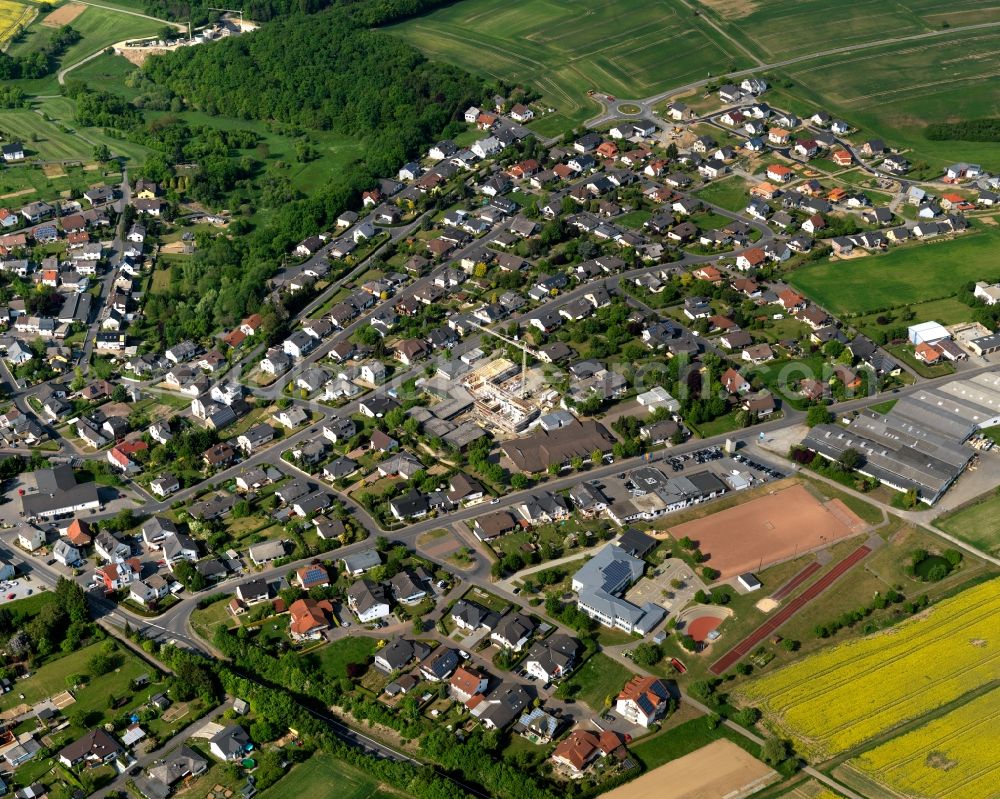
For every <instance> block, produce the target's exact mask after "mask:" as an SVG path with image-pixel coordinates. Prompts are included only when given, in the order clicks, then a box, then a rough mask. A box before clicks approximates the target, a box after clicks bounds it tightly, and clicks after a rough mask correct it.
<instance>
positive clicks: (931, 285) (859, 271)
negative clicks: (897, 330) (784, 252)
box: [789, 226, 1000, 315]
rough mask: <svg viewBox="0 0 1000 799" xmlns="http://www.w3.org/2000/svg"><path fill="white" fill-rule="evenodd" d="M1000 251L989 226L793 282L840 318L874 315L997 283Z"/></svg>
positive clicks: (795, 276)
mask: <svg viewBox="0 0 1000 799" xmlns="http://www.w3.org/2000/svg"><path fill="white" fill-rule="evenodd" d="M998 251H1000V227H995V226H983V227H982V228H978V229H975V230H972V231H969V232H968V233H965V234H962V235H960V236H957V237H955V238H953V239H950V240H943V239H942V240H939V241H931V242H926V243H920V242H918V243H914V244H909V245H904V246H901V247H897V248H894V249H892V250H890V251H889V252H888V253H886V254H885V255H875V256H869V257H867V258H858V259H855V260H849V261H829V262H825V263H820V264H815V265H809V266H805V267H803V268H801V269H797V270H796V271H795V272H793V273H792V275H791V277H790V279H789V282H790V283H791V284H792V285H793V286H794V287H795V288H797V289H799V290H800V291H803V292H805V293H806V294H807V295H808V296H809V297H810V298H811V299H813V300H815V301H816V302H817V303H818V304H820V305H822V306H823V307H824V308H826V309H827V310H829V311H831V312H832V313H834V314H837V315H841V314H851V313H854V314H858V313H862V314H863V313H871V312H873V311H876V310H878V309H880V308H896V307H900V306H904V305H913V304H915V303H921V302H927V301H929V300H933V299H939V298H942V297H948V296H952V295H954V294H956V293H957V292H958V290H959V289H960V288H961V287H962V286H963V285H965V284H966V283H968V282H970V281H976V280H994V279H996V278H997V277H1000V264H998V262H997V252H998ZM994 273H996V274H994Z"/></svg>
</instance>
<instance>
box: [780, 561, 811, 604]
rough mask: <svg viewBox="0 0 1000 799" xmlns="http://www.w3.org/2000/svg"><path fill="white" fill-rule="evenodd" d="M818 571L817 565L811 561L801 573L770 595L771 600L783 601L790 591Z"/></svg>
mask: <svg viewBox="0 0 1000 799" xmlns="http://www.w3.org/2000/svg"><path fill="white" fill-rule="evenodd" d="M819 569H820V565H819V563H817V562H816V561H813V562H812V563H810V564H809V565H808V566H806V567H805V568H804V569H803V570H802V571H800V572H799V573H798V574H796V575H795V576H794V577H793V578H792V579H791V580H789V581H788V582H787V583H785V584H784V585H783V586H781V588H779V589H778V590H777V591H775V592H774V593H773V594H771V599H775V600H777V599H784V598H785V597H786V596H788V595H789V594H790V593H792V591H794V590H795V589H796V588H798V587H799V586H800V585H802V583H804V582H805V581H806V580H808V579H809V578H810V577H812V576H813V575H814V574H815V573H816V572H818V571H819Z"/></svg>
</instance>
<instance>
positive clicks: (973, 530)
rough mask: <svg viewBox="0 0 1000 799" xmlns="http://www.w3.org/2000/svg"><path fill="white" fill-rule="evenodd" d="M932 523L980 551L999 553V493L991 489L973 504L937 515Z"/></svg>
mask: <svg viewBox="0 0 1000 799" xmlns="http://www.w3.org/2000/svg"><path fill="white" fill-rule="evenodd" d="M934 524H935V526H937V527H940V528H941V529H942V530H944V531H945V532H946V533H950V534H951V535H953V536H955V537H956V538H960V539H962V540H963V541H966V542H968V543H970V544H972V546H974V547H976V548H977V549H979V550H981V551H982V552H986V553H988V554H990V555H1000V495H997V494H995V493H994V492H992V491H991V492H990V493H989V494H987V495H986V496H985V497H983V498H982V499H981V500H980V501H979V502H976V503H975V504H972V505H968V506H967V507H964V508H959V509H958V510H956V511H952V512H951V513H945V514H944V515H942V516H938V517H937V518H936V519H935V520H934Z"/></svg>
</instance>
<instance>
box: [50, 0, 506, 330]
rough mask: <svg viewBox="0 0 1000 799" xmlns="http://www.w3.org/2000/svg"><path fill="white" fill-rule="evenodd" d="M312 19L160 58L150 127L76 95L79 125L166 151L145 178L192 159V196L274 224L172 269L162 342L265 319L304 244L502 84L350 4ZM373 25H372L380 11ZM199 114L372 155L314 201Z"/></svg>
mask: <svg viewBox="0 0 1000 799" xmlns="http://www.w3.org/2000/svg"><path fill="white" fill-rule="evenodd" d="M398 5H399V4H394V3H392V2H386V3H383V4H380V7H381V8H383V9H385V11H384V13H385V14H394V13H403V12H402V11H399V10H398V8H397V6H398ZM413 7H414V8H416V6H413ZM300 11H301V9H299V8H296V9H294V10H293V11H289V12H288V13H289V14H290V15H288V16H283V17H282V18H280V19H277V20H276V21H274V22H271V23H268V24H267V25H265V26H263V27H262V28H261V29H260V30H259V31H257V32H255V33H254V34H253V35H252V36H242V37H230V38H228V39H224V40H222V41H219V42H216V43H213V44H211V45H208V46H204V47H190V48H182V49H181V50H179V51H177V52H173V53H170V54H168V55H163V56H157V57H154V58H151V59H149V61H148V62H147V64H146V66H145V67H144V68H143V70H142V73H141V76H139V83H140V84H141V87H142V90H143V95H142V96H143V97H144V98H155V102H156V103H157V104H158V105H159V107H160V109H162V110H168V111H169V113H168V114H167V115H165V116H158V117H157V118H155V119H154V120H152V121H148V122H147V121H146V117H145V115H144V114H143V112H142V111H141V110H140V109H139V108H137V107H136V104H135V102H133V103H128V102H126V101H125V100H123V99H122V98H121V97H120V96H118V95H114V94H111V93H108V92H103V91H94V90H92V89H90V88H88V87H86V86H80V85H74V86H69V87H67V88H66V91H67V93H70V94H71V95H72V96H74V97H75V99H76V101H77V115H76V122H77V124H79V125H92V126H98V127H103V128H104V129H105V130H106V131H107V132H109V134H110V135H118V136H123V137H127V138H129V139H131V140H133V141H136V142H139V143H141V144H144V145H146V146H148V147H151V148H152V149H153V150H154V155H153V156H152V157H151V158H149V159H148V160H147V163H146V165H145V166H144V167H143V170H142V173H143V175H144V176H145V177H148V178H150V179H152V180H156V181H157V182H168V179H169V177H170V176H171V173H172V171H173V167H174V166H175V165H176V164H178V163H184V162H187V163H191V162H194V163H197V164H198V165H199V171H198V173H197V175H196V176H194V177H193V178H192V179H191V180H190V183H188V184H186V185H185V187H184V188H185V191H184V195H185V197H188V198H192V199H195V200H199V201H201V202H204V203H206V204H208V205H209V206H210V207H214V208H220V207H230V208H249V209H251V210H261V209H267V210H268V214H267V215H266V218H267V222H266V224H261V225H259V226H258V227H257V228H256V229H253V228H252V227H251V225H250V224H248V223H247V221H246V220H245V219H237V220H236V224H235V225H234V226H231V228H230V230H231V232H234V233H237V234H238V235H235V236H233V237H232V238H218V239H215V240H213V241H212V242H211V244H210V246H205V247H203V248H201V249H199V251H198V252H197V253H196V254H195V255H194V256H193V257H192V258H191V259H189V260H188V261H187V262H185V264H184V266H183V268H178V269H175V270H173V271H172V273H171V286H170V291H169V293H168V294H164V295H162V296H161V295H155V294H150V295H149V297H148V300H149V302H148V303H147V307H146V319H147V322H148V323H149V325H150V327H149V328H148V329H146V330H144V333H145V334H147V335H148V337H149V340H148V342H147V343H148V344H149V345H150V346H157V345H162V344H169V343H173V342H175V341H177V340H179V339H181V338H185V337H201V336H205V335H207V334H209V333H211V332H212V331H213V330H216V329H219V328H222V327H228V326H231V325H232V324H234V323H235V322H237V321H238V320H239V319H240V318H241V317H243V316H245V315H246V314H247V313H250V312H252V311H256V310H259V309H260V307H261V303H262V301H263V299H264V296H265V294H266V291H267V288H266V284H267V279H268V278H269V277H270V276H272V275H273V274H274V273H275V272H276V271H277V269H278V266H279V265H280V262H281V259H282V258H283V257H284V256H285V254H286V253H287V252H288V251H289V249H290V248H291V247H292V246H293V245H294V244H295V243H297V242H299V241H301V240H302V239H303V238H305V237H307V236H310V235H313V234H315V233H316V232H317V231H319V230H323V229H324V228H326V227H327V226H328V225H330V224H331V223H332V221H333V220H334V219H335V218H336V217H337V215H339V214H340V213H341V212H342V211H343V210H344V209H345V208H348V207H357V206H358V205H359V200H360V194H361V192H362V191H363V190H365V189H367V188H370V187H371V185H372V184H373V182H374V181H375V180H376V179H377V178H379V177H384V176H387V175H394V174H395V172H396V170H397V169H398V168H399V166H400V165H401V164H403V163H405V162H406V161H407V160H409V159H411V158H413V157H414V156H416V155H417V154H418V153H419V152H421V151H422V150H423V149H424V148H426V147H427V146H428V145H429V144H431V143H433V142H434V141H436V140H438V139H440V138H441V137H443V136H448V135H455V134H457V133H458V132H459V131H460V130H462V129H464V125H463V124H461V123H459V122H457V120H458V119H459V115H460V113H461V111H463V110H464V109H465V108H466V107H467V106H468V105H470V104H472V103H479V102H482V101H483V98H486V97H489V96H490V95H491V94H492V93H493V92H494V91H496V90H499V89H501V88H503V87H497V86H492V85H487V84H486V83H485V82H484V81H483V80H481V79H479V78H476V77H473V76H471V75H469V74H467V73H465V72H463V71H462V70H460V69H457V68H454V67H451V66H447V65H440V64H436V63H432V62H430V61H428V60H427V59H426V58H424V56H423V55H421V54H420V53H419V52H418V51H417V50H416V49H414V48H412V47H411V46H409V45H408V44H406V43H405V42H402V41H400V40H398V39H397V38H395V37H393V36H391V35H389V34H386V33H383V32H381V31H377V30H369V29H368V28H367V27H364V26H363V25H362V24H361V23H359V22H358V21H356V20H355V18H354V16H352V13H351V9H350V7H341V6H335V7H331V8H327V9H325V10H322V11H319V12H318V13H314V14H311V15H307V14H302V13H300ZM248 13H249V12H248ZM282 13H285V12H282ZM365 17H366V19H368V18H371V17H372V11H371V10H370V9H369V10H367V11H366V14H365ZM150 87H153V88H152V89H151V88H150ZM145 107H150V106H148V105H147V106H145ZM188 110H193V111H198V112H202V113H204V114H207V115H209V116H218V117H223V118H228V119H237V120H240V119H242V120H253V121H264V122H276V123H281V124H286V125H291V126H295V127H297V128H300V129H302V130H304V131H309V130H331V131H335V132H337V133H338V134H343V135H347V136H351V137H353V138H355V139H358V140H360V141H363V142H364V143H365V151H364V157H363V158H362V159H361V160H360V161H357V162H355V163H353V164H351V165H349V166H347V167H345V168H343V169H341V170H339V171H338V172H337V173H335V174H330V175H328V176H324V180H323V181H322V184H321V188H320V189H319V190H318V191H316V192H314V193H313V194H312V195H311V196H309V197H302V196H301V195H299V194H297V193H294V192H291V191H287V190H286V189H287V187H285V188H284V189H283V187H282V186H281V185H276V184H275V182H274V180H273V179H271V176H269V175H261V174H259V173H260V172H261V168H262V165H261V164H260V162H259V161H255V160H254V159H253V157H252V151H251V150H249V148H253V147H254V145H255V143H256V139H255V137H254V136H253V134H250V133H247V132H245V131H239V130H234V131H225V132H220V131H219V130H218V129H215V128H213V127H209V126H198V125H192V124H189V123H188V122H186V121H184V119H183V118H182V116H179V115H181V114H183V112H185V111H188ZM175 273H176V274H175Z"/></svg>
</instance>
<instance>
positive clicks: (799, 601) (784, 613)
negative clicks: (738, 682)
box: [708, 546, 871, 675]
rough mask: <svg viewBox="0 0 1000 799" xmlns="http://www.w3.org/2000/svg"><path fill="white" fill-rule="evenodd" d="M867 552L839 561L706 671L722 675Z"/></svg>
mask: <svg viewBox="0 0 1000 799" xmlns="http://www.w3.org/2000/svg"><path fill="white" fill-rule="evenodd" d="M870 552H871V549H869V548H868V547H866V546H860V547H858V548H857V549H856V550H854V551H853V552H852V553H851V554H850V555H848V556H847V557H846V558H844V559H843V560H842V561H840V563H838V564H837V565H836V566H834V567H833V568H832V569H830V571H828V572H827V573H826V574H824V575H823V576H822V577H820V578H819V579H818V580H817V581H816V582H814V583H813V584H812V585H810V586H809V587H808V588H807V589H806V590H805V591H803V592H802V593H801V594H799V595H798V596H797V597H795V599H793V600H792V601H791V602H789V603H788V604H787V605H785V606H784V607H783V608H782V609H781V610H779V611H778V612H777V613H775V614H774V615H773V616H772V617H771V618H770V619H768V620H767V621H765V622H764V623H763V624H762V625H760V627H758V628H757V629H756V630H754V631H753V632H752V633H750V635H748V636H747V637H746V638H744V639H743V640H742V641H740V642H739V643H738V644H737V645H736V646H734V647H733V648H732V649H730V650H729V651H728V652H727V653H726V654H725V655H723V656H722V657H721V658H719V659H718V660H717V661H715V663H713V664H712V665H711V666H710V667H709V669H708V670H709V671H710V672H712V674H715V675H719V674H722V672H724V671H725V670H726V669H728V668H729V667H730V666H732V665H733V664H734V663H736V661H738V660H739V659H740V658H742V657H743V656H744V655H746V654H747V653H748V652H749V651H750V650H751V649H753V648H754V647H755V646H757V644H759V643H760V642H761V641H763V640H764V639H765V638H767V636H769V635H770V634H771V633H773V632H774V631H775V630H777V629H778V628H779V627H780V626H781V625H782V624H784V623H785V622H786V621H788V620H789V619H790V618H792V616H794V615H795V614H796V613H798V612H799V611H800V610H801V609H802V608H803V607H804V606H805V605H806V604H807V603H809V602H811V601H812V600H814V599H815V598H816V597H818V596H819V595H820V594H821V593H823V592H824V591H825V590H826V589H827V588H829V587H830V586H831V585H833V584H834V583H835V582H836V581H837V580H838V579H839V578H840V577H842V576H843V575H844V574H845V573H846V572H848V571H849V570H850V569H851V567H853V566H854V565H855V564H857V563H858V562H860V561H862V560H864V559H865V557H867V556H868V554H869V553H870Z"/></svg>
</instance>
